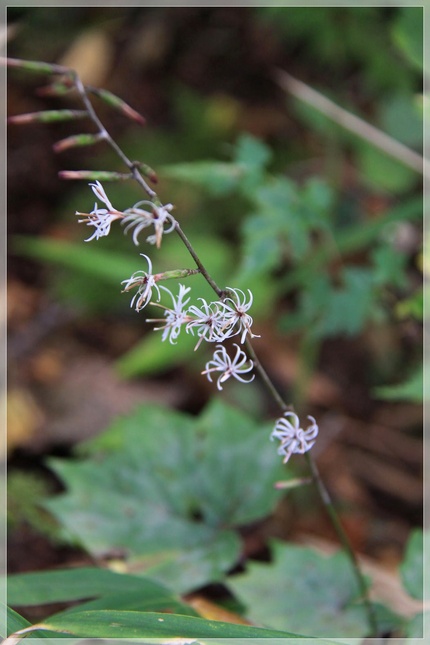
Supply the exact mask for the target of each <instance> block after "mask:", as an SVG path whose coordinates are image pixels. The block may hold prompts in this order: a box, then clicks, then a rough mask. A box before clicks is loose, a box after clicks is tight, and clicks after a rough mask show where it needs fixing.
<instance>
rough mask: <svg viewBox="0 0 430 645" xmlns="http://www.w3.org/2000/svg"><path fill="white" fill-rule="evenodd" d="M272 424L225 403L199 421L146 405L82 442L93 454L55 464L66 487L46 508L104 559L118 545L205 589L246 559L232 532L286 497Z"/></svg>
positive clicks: (157, 569) (186, 585)
mask: <svg viewBox="0 0 430 645" xmlns="http://www.w3.org/2000/svg"><path fill="white" fill-rule="evenodd" d="M270 431H271V427H267V426H261V427H260V426H259V425H258V424H256V423H255V421H253V419H251V418H249V417H248V416H247V415H245V414H244V413H240V412H238V411H236V410H234V409H233V408H230V407H227V406H225V405H223V404H222V403H221V402H219V401H214V402H213V403H212V404H211V405H210V406H209V407H208V408H207V409H206V410H204V412H203V414H202V415H201V416H200V417H198V418H195V417H191V416H188V415H186V414H183V413H179V412H174V411H169V410H166V409H163V408H160V407H157V406H142V407H140V408H138V409H137V410H136V411H135V413H133V414H132V415H129V416H127V417H124V418H120V419H118V420H117V421H116V422H115V423H114V424H113V425H112V426H111V427H110V428H109V429H108V430H107V431H106V432H105V433H104V434H102V435H100V436H99V437H97V438H96V439H93V440H91V441H90V442H87V443H86V444H83V445H82V446H81V454H84V453H86V454H87V457H86V458H83V459H80V460H77V461H73V460H60V459H53V460H51V461H50V464H51V467H52V468H53V470H54V471H55V472H56V474H57V475H58V476H59V477H60V479H61V480H62V481H63V482H64V484H65V485H66V489H67V492H66V493H65V494H62V495H59V496H58V497H55V498H53V499H52V500H50V501H48V502H47V504H46V506H47V508H48V510H50V512H52V513H53V515H54V516H55V517H56V519H57V520H58V521H59V522H60V524H61V526H62V527H63V530H64V536H65V537H66V539H69V540H70V541H72V542H77V543H78V544H80V545H82V546H83V547H84V548H85V549H87V550H88V551H89V552H90V553H92V554H94V555H95V556H100V555H102V554H105V553H109V552H111V551H112V550H114V551H118V549H119V550H120V551H121V552H123V553H124V555H125V557H126V559H127V560H129V561H130V562H134V568H133V570H134V571H135V570H136V566H137V565H138V566H139V570H140V571H142V572H145V573H148V572H149V573H150V575H151V577H152V578H156V579H159V580H162V581H164V582H166V584H168V585H169V587H173V588H174V589H177V590H184V589H186V590H188V589H190V588H193V587H196V586H200V585H202V584H205V583H207V582H208V581H209V580H214V579H216V578H218V579H219V578H220V576H221V574H222V573H223V572H225V571H226V570H228V569H229V568H230V567H231V566H232V565H233V564H234V563H235V562H236V560H237V559H238V557H239V554H240V546H241V545H240V540H239V539H238V536H237V534H236V532H235V531H234V530H233V529H234V528H235V527H237V526H241V525H244V524H247V523H249V522H253V521H256V520H258V519H261V518H263V517H265V516H267V515H268V514H269V513H270V512H271V511H272V510H273V508H274V506H275V504H276V503H277V500H278V499H279V495H280V493H279V491H276V490H275V489H274V483H275V481H276V480H277V479H279V478H281V476H282V472H283V469H282V464H280V463H279V460H278V458H277V455H276V451H275V450H274V449H273V445H272V444H271V442H270V441H269V436H270ZM256 472H258V473H259V477H258V478H256V477H255V473H256ZM169 569H170V571H171V575H170V576H169ZM172 571H175V572H176V573H175V575H176V574H179V575H180V577H179V579H178V578H177V577H175V576H174V575H172Z"/></svg>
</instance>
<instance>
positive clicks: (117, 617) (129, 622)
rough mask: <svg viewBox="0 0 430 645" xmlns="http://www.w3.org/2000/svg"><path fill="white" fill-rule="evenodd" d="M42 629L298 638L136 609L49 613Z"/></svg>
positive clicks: (104, 634)
mask: <svg viewBox="0 0 430 645" xmlns="http://www.w3.org/2000/svg"><path fill="white" fill-rule="evenodd" d="M43 626H44V628H45V629H51V630H52V631H55V632H67V633H69V634H72V635H75V636H81V637H82V638H139V639H141V638H167V637H169V638H290V637H293V638H300V636H298V635H297V634H290V633H285V632H280V631H276V630H271V629H263V628H258V627H251V626H248V625H235V624H233V623H223V622H218V621H213V620H204V619H202V618H194V617H191V616H177V615H174V614H158V613H152V612H139V611H83V612H73V613H68V614H61V615H58V616H52V617H51V618H49V619H48V620H46V621H44V623H43Z"/></svg>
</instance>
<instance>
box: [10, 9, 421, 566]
mask: <svg viewBox="0 0 430 645" xmlns="http://www.w3.org/2000/svg"><path fill="white" fill-rule="evenodd" d="M8 20H9V29H10V40H9V46H8V54H9V56H11V57H17V58H25V59H35V60H44V61H49V62H59V63H62V64H67V65H70V66H71V67H73V68H76V69H77V70H78V71H79V72H80V74H81V75H82V77H83V78H84V80H85V82H86V83H88V84H91V85H95V86H99V87H105V88H106V89H109V90H111V91H112V92H114V93H116V94H117V95H118V96H120V97H121V98H123V99H124V100H126V101H127V102H128V103H129V104H130V105H131V106H132V107H133V108H134V109H136V110H138V111H139V112H140V113H142V114H144V115H145V117H146V118H147V122H148V125H147V127H146V128H143V129H142V128H141V127H138V126H137V125H135V124H131V123H129V122H127V121H126V120H125V119H124V118H123V117H122V116H121V115H118V114H116V113H112V112H111V111H109V109H108V108H107V107H106V106H105V105H103V104H101V105H100V106H99V108H100V114H101V117H102V119H103V120H104V122H105V124H106V126H107V128H108V129H109V131H110V132H111V133H112V134H113V136H114V137H115V138H116V140H117V141H118V143H119V144H120V145H121V147H123V149H124V150H125V151H126V152H127V155H128V156H129V158H131V159H138V160H140V161H143V162H145V163H147V164H148V165H149V166H151V167H152V168H154V169H155V170H156V172H157V175H158V177H159V182H158V185H157V191H159V195H160V197H161V199H162V201H163V203H166V202H172V203H173V204H175V216H176V217H177V218H178V219H179V221H180V222H181V225H182V227H183V229H184V230H185V231H186V233H187V235H188V237H189V238H190V239H191V241H192V243H193V245H194V246H195V248H196V250H197V251H198V253H199V254H200V255H201V257H202V258H203V260H204V262H205V264H206V266H207V267H208V269H209V271H210V272H211V273H212V274H213V277H214V278H215V280H216V281H217V282H218V283H219V284H221V285H226V286H235V287H236V286H237V287H240V288H243V289H247V288H251V289H252V291H253V293H254V296H255V303H254V307H253V311H252V313H253V316H254V319H255V322H254V325H255V330H256V332H257V333H261V339H256V340H255V347H256V351H257V352H261V355H262V357H263V360H264V361H265V366H266V368H267V370H268V372H269V373H270V375H271V376H272V378H273V379H274V381H275V382H276V383H277V385H278V387H279V388H280V389H281V391H282V392H283V393H284V395H285V397H286V398H287V399H288V400H290V401H291V402H293V403H294V404H295V405H296V406H297V407H298V408H299V409H303V410H309V411H310V412H311V413H312V414H315V416H318V419H321V427H322V428H323V429H324V428H325V429H326V432H325V433H324V432H323V433H322V435H323V437H324V438H323V439H322V441H321V447H320V450H321V467H322V469H323V470H325V471H326V474H327V478H328V484H329V487H331V490H332V491H333V492H334V493H335V494H336V495H339V496H340V498H341V499H342V500H343V503H344V507H345V517H346V518H349V519H350V527H349V528H350V532H351V536H352V538H353V541H354V542H355V544H356V545H357V546H358V547H359V548H362V549H368V550H370V551H371V552H372V553H373V555H379V556H380V557H381V558H383V557H386V559H387V560H390V557H394V559H396V558H397V557H398V554H399V553H400V552H401V551H402V549H403V547H404V544H405V540H406V537H407V535H408V533H409V529H410V527H411V526H414V525H416V524H417V523H418V524H419V522H420V521H421V504H422V498H421V497H420V495H421V493H420V491H422V486H421V461H420V453H421V421H422V418H421V406H420V403H421V401H422V376H421V375H422V341H421V335H422V318H423V306H422V303H423V290H422V278H423V258H422V175H420V173H419V172H417V171H416V170H414V169H412V168H410V167H409V166H408V165H407V164H406V163H405V162H404V160H403V159H394V158H393V157H392V156H390V155H388V154H386V153H385V152H384V151H382V150H381V149H380V148H379V147H378V146H377V145H373V144H372V143H370V142H369V141H366V140H365V139H364V138H363V137H361V136H360V135H359V134H357V133H352V132H350V131H349V130H347V129H346V128H344V127H343V126H342V124H341V123H339V122H337V121H336V120H333V119H331V118H329V117H327V116H326V115H324V114H323V113H322V112H321V110H320V109H319V106H318V105H312V106H311V105H308V104H305V103H304V102H303V101H300V99H298V98H296V97H293V96H292V95H291V94H290V93H287V92H286V91H285V89H283V88H282V87H281V86H280V84H279V82H278V81H277V78H278V77H277V72H278V71H279V70H284V71H287V72H288V73H289V74H290V75H291V76H292V77H294V78H297V79H299V80H300V81H302V82H303V83H305V84H306V85H308V86H310V87H312V88H313V89H315V90H318V91H319V92H320V93H321V94H322V95H324V96H325V97H327V98H330V99H331V100H332V101H333V102H335V103H336V104H337V105H338V106H340V107H342V108H344V109H346V110H348V111H349V112H351V113H352V114H354V115H356V116H358V117H360V118H362V119H363V120H364V121H366V122H368V123H370V124H372V125H373V126H375V127H376V128H378V129H379V130H380V131H381V132H384V133H385V134H387V135H389V136H390V137H392V138H393V139H395V140H397V141H399V142H401V143H403V144H405V145H406V146H408V147H409V148H410V149H411V150H413V151H415V153H416V154H418V155H420V154H422V117H423V96H422V67H423V66H422V48H423V44H422V9H420V8H418V7H416V8H411V7H353V8H351V7H348V8H347V7H330V8H329V7H321V8H305V7H289V8H287V7H255V8H251V7H249V8H246V7H241V8H238V7H216V8H215V7H214V8H203V7H200V8H192V7H182V8H172V7H169V8H161V7H159V8H155V7H152V8H149V7H148V8H132V7H112V8H107V7H76V8H71V7H64V8H48V7H46V8H41V7H37V8H31V7H10V8H9V9H8ZM43 85H44V79H41V78H36V77H34V76H30V75H28V74H27V75H26V74H24V73H23V72H18V71H16V70H14V71H10V73H9V91H8V111H9V113H10V114H17V113H22V112H30V111H35V110H38V109H47V108H57V107H62V106H65V103H67V106H68V107H69V105H68V99H65V98H50V97H46V96H44V95H43V94H42V93H40V92H39V93H38V88H40V87H41V86H43ZM81 129H82V123H78V124H73V125H70V124H55V125H52V126H49V127H48V126H34V125H33V126H25V127H24V126H22V127H17V126H11V127H10V128H9V135H8V137H9V138H8V180H9V192H8V209H9V217H8V226H9V234H10V244H9V251H10V259H9V297H10V306H9V329H10V375H11V377H10V395H9V396H10V397H11V401H13V402H17V403H16V405H13V406H11V407H10V420H9V421H10V423H9V427H10V433H9V447H10V457H11V460H12V463H13V464H15V465H17V466H20V464H21V465H22V464H24V465H26V466H28V461H27V455H28V452H30V454H31V455H32V459H33V462H34V455H35V454H36V455H39V454H41V453H44V452H48V454H56V452H58V451H60V454H62V451H63V452H64V450H66V451H67V447H68V446H70V445H73V444H74V442H75V441H78V440H80V439H83V438H88V436H91V435H92V434H94V433H96V432H98V431H100V430H102V429H103V428H104V427H106V425H107V423H108V422H109V421H110V420H111V418H112V417H114V416H115V415H116V414H122V413H124V412H127V411H129V409H130V408H131V407H132V406H133V405H135V404H136V402H137V401H141V400H151V401H152V400H154V399H155V400H156V401H159V402H163V403H164V404H165V405H168V406H174V407H178V408H180V409H182V410H185V411H187V412H191V413H195V412H200V410H201V409H202V408H203V406H204V405H205V404H206V402H207V401H208V400H209V399H210V398H211V396H212V394H213V389H212V388H210V387H209V385H208V384H207V383H206V382H205V381H204V379H203V377H201V376H200V371H201V370H202V369H203V365H204V362H205V360H207V357H206V356H205V350H204V348H200V350H199V351H198V352H196V354H193V352H192V347H193V345H194V343H192V342H191V343H190V341H192V340H193V339H192V338H190V337H189V336H185V337H184V338H180V339H179V342H178V344H177V345H176V346H170V345H166V344H163V343H161V339H160V336H159V335H158V334H157V332H154V331H152V330H151V328H150V326H149V325H147V324H145V320H144V319H145V318H146V315H145V313H146V312H144V313H140V314H136V313H135V312H134V311H133V310H132V309H130V306H129V295H128V294H121V287H120V282H121V280H125V279H126V278H128V277H129V276H130V275H131V274H132V273H133V272H134V271H137V270H139V269H141V268H143V269H145V268H146V265H145V264H144V261H143V260H142V259H141V258H140V256H139V253H148V254H149V255H150V256H151V259H152V261H153V266H154V271H155V272H159V271H163V270H168V269H173V268H178V267H188V266H192V264H190V260H189V259H188V257H187V254H186V252H185V250H184V249H183V248H182V247H181V245H180V243H179V241H178V240H177V239H176V238H174V237H173V236H172V235H170V236H166V237H165V238H164V240H163V244H162V247H161V249H160V250H155V249H153V247H148V245H147V244H146V243H145V242H144V241H143V240H142V241H141V244H140V246H139V247H137V248H136V247H134V246H133V244H132V241H131V238H130V235H126V236H124V235H123V231H122V230H120V228H119V227H118V229H117V230H114V231H113V232H112V233H111V235H110V236H109V237H107V238H102V239H101V240H99V241H98V242H91V243H88V244H85V243H83V240H84V239H85V237H87V230H86V229H85V228H84V227H83V226H82V225H78V224H77V221H76V220H77V218H76V217H75V216H74V213H75V211H81V212H85V211H89V210H90V209H91V208H92V207H93V201H94V200H93V195H92V193H91V191H90V189H89V188H88V186H87V185H86V184H85V183H83V184H78V183H76V184H72V183H66V182H61V181H60V180H59V179H58V177H57V173H58V171H59V170H63V169H75V170H79V169H98V170H104V169H109V170H123V168H121V165H120V163H119V162H118V160H117V159H116V158H115V157H114V156H113V155H112V153H111V152H109V151H107V150H106V149H105V148H104V147H103V146H102V145H99V146H98V147H94V148H93V149H79V150H70V151H67V152H64V153H62V154H61V155H57V156H54V154H53V153H52V152H51V146H52V145H53V143H55V141H58V140H59V139H62V138H64V137H65V136H68V135H69V134H72V133H78V132H80V131H81ZM375 143H376V142H375ZM105 188H106V191H107V193H108V195H109V198H110V200H111V201H112V203H113V204H114V205H115V206H116V207H117V208H119V209H121V208H127V207H130V206H131V205H132V204H134V203H135V202H137V201H139V200H140V199H142V198H143V196H142V194H141V193H140V192H139V190H138V188H137V187H136V186H134V185H133V184H132V183H127V184H119V183H117V184H111V185H107V184H106V185H105ZM142 263H143V264H142ZM189 280H190V283H189V284H191V281H192V286H193V292H194V294H195V297H198V296H203V297H206V298H212V295H211V294H210V292H209V291H208V287H207V285H206V284H205V283H204V281H203V279H201V278H200V276H195V277H192V278H189ZM155 312H156V310H154V311H153V312H151V311H149V314H150V315H149V316H148V317H152V314H153V313H155ZM84 374H87V377H85V376H84ZM85 379H87V380H85ZM229 385H230V384H229ZM237 385H239V384H237ZM97 391H98V392H99V394H97ZM223 395H224V396H225V399H226V400H228V401H230V402H231V403H233V404H234V405H236V406H238V407H239V408H242V409H245V410H246V411H247V413H248V414H251V415H254V416H255V417H256V418H264V419H266V420H267V418H270V417H273V415H274V414H277V412H276V411H274V410H273V407H272V404H271V402H270V401H268V400H267V398H266V396H265V393H264V392H263V391H262V389H261V384H258V383H255V382H254V383H252V384H251V385H249V386H246V387H245V386H240V385H239V386H238V387H236V384H231V387H229V388H227V387H226V388H225V392H223ZM66 400H67V401H66ZM393 444H395V445H398V446H401V448H399V449H398V450H394V449H393V448H392V446H393ZM339 455H344V456H345V455H346V457H345V468H343V467H341V468H339V466H338V464H339ZM352 463H353V464H355V466H354V468H352V469H351V464H352ZM369 464H370V466H369ZM382 464H385V466H387V468H386V469H385V470H384V471H383V473H382V475H381V471H380V468H381V467H382ZM347 471H348V472H347ZM346 484H348V485H346ZM23 487H24V488H25V477H24V478H21V479H20V478H19V477H18V478H16V477H15V478H14V480H13V487H12V489H11V490H12V498H13V499H12V505H11V514H12V515H11V522H12V524H13V526H15V527H16V524H17V522H18V523H19V522H22V518H23V517H24V516H25V517H26V518H27V522H28V524H29V525H31V526H32V527H33V529H36V530H37V529H38V528H40V525H41V523H43V516H42V520H41V518H40V516H39V515H37V513H36V514H35V513H34V510H32V509H34V505H33V506H32V505H30V507H27V506H26V505H25V504H22V503H18V502H14V501H13V500H14V499H16V500H18V501H19V499H20V498H21V497H22V490H23ZM28 487H29V489H31V490H32V491H33V495H32V497H31V499H34V497H37V496H39V497H40V498H44V497H45V496H46V495H47V493H46V491H45V489H43V487H41V488H40V491H39V492H40V495H39V492H38V489H37V487H34V486H33V480H32V479H31V476H30V478H29V480H28ZM301 495H302V496H304V498H305V500H306V502H307V503H308V502H309V499H308V498H306V493H298V497H297V498H296V501H294V499H293V502H292V505H293V508H294V504H297V505H298V506H299V507H301V506H302V504H301V502H302V501H303V497H301ZM305 506H306V505H305ZM310 508H312V509H313V510H314V509H315V505H314V504H312V502H311V503H310ZM363 508H365V509H366V512H367V513H368V517H367V521H363V517H362V513H363ZM287 514H288V518H289V519H288V520H287V526H288V531H290V532H291V533H294V531H295V530H296V531H298V532H300V531H301V530H305V531H306V530H308V529H309V528H310V529H311V530H313V531H315V532H317V533H318V532H322V533H323V534H324V531H325V529H324V528H321V527H323V526H324V522H322V524H321V517H320V516H319V515H316V516H315V515H314V516H313V519H311V518H310V517H308V516H307V514H306V511H305V513H304V516H303V517H302V519H301V520H300V521H298V524H296V525H295V524H294V521H293V520H292V517H291V514H290V512H288V513H287ZM310 515H312V513H310ZM375 517H376V518H379V519H376V520H375ZM381 518H382V519H381ZM384 522H386V524H384V526H385V527H387V526H392V525H395V526H396V531H394V535H392V538H391V541H388V542H387V531H386V530H385V531H383V530H382V529H381V524H383V523H384ZM391 523H392V524H391ZM372 549H373V550H372ZM393 549H394V554H395V555H394V556H393ZM39 557H42V558H43V556H42V555H40V554H39ZM35 558H37V556H36V555H35ZM12 559H13V555H12ZM18 561H19V557H18V556H16V559H15V560H13V562H14V563H15V565H14V566H15V567H17V568H18V569H19V564H18ZM30 568H31V563H30Z"/></svg>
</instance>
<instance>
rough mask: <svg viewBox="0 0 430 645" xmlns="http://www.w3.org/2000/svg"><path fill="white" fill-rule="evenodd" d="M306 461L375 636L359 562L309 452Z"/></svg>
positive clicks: (372, 612)
mask: <svg viewBox="0 0 430 645" xmlns="http://www.w3.org/2000/svg"><path fill="white" fill-rule="evenodd" d="M305 457H306V460H307V462H308V466H309V469H310V471H311V473H312V479H313V481H314V483H315V486H316V488H317V490H318V493H319V496H320V498H321V501H322V503H323V505H324V507H325V509H326V511H327V514H328V516H329V518H330V520H331V523H332V525H333V528H334V530H335V531H336V534H337V536H338V538H339V541H340V543H341V544H342V546H343V549H344V551H345V553H346V554H347V555H348V557H349V559H350V561H351V565H352V570H353V572H354V575H355V578H356V581H357V585H358V588H359V589H360V593H361V595H362V598H363V602H364V607H365V610H366V613H367V617H368V621H369V626H370V629H371V632H372V633H371V634H369V636H374V637H375V636H377V634H378V624H377V620H376V615H375V611H374V608H373V605H372V603H371V602H370V598H369V593H368V589H367V584H366V580H365V578H364V575H363V573H362V571H361V568H360V565H359V562H358V560H357V556H356V555H355V553H354V550H353V548H352V546H351V544H350V542H349V539H348V536H347V535H346V533H345V531H344V528H343V526H342V524H341V522H340V519H339V516H338V514H337V511H336V509H335V507H334V504H333V502H332V500H331V497H330V495H329V493H328V490H327V488H326V487H325V484H324V482H323V480H322V479H321V476H320V473H319V470H318V468H317V465H316V462H315V459H314V458H313V457H312V455H311V453H310V452H306V453H305Z"/></svg>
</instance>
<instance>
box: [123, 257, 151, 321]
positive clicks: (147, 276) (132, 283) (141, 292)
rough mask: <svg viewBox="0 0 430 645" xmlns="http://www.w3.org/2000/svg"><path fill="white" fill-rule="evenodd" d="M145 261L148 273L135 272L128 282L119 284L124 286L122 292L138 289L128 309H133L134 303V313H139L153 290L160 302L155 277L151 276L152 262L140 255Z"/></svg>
mask: <svg viewBox="0 0 430 645" xmlns="http://www.w3.org/2000/svg"><path fill="white" fill-rule="evenodd" d="M140 255H142V256H143V257H144V258H146V261H147V262H148V271H136V272H135V273H133V275H132V276H131V278H129V279H128V280H123V281H122V282H121V284H125V287H124V289H123V292H125V291H130V289H134V287H138V290H137V292H136V293H135V295H134V296H133V298H132V301H131V303H130V307H133V305H134V303H135V302H136V307H135V309H136V311H138V312H139V311H141V310H142V309H143V308H144V307H146V305H147V304H148V302H150V300H151V298H152V290H153V289H155V290H156V292H157V295H158V300H160V288H159V286H158V285H157V283H156V277H155V276H154V275H152V273H151V272H152V262H151V260H150V259H149V258H148V256H147V255H144V254H143V253H141V254H140Z"/></svg>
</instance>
